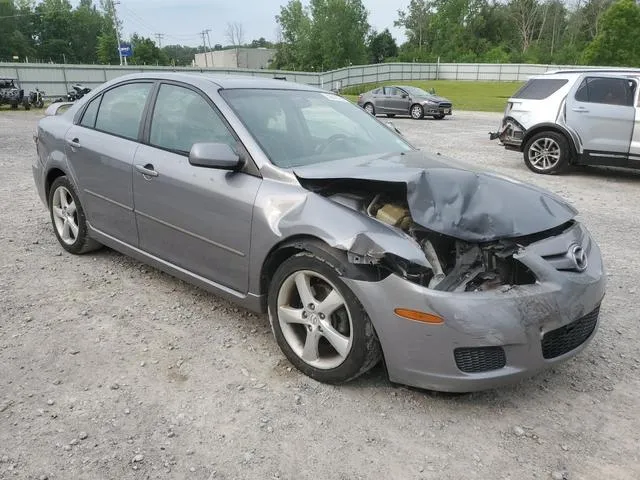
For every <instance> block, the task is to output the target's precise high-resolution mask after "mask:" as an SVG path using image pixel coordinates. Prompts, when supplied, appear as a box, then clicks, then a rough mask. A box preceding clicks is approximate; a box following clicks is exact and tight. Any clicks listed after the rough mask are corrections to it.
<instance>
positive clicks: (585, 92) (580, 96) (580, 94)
mask: <svg viewBox="0 0 640 480" xmlns="http://www.w3.org/2000/svg"><path fill="white" fill-rule="evenodd" d="M575 98H576V100H577V101H579V102H588V101H589V86H588V85H587V79H586V78H585V79H584V80H582V83H581V84H580V86H579V87H578V90H577V91H576V97H575Z"/></svg>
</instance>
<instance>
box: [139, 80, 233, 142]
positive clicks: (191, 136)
mask: <svg viewBox="0 0 640 480" xmlns="http://www.w3.org/2000/svg"><path fill="white" fill-rule="evenodd" d="M149 142H150V143H151V145H153V146H155V147H159V148H163V149H165V150H171V151H174V152H178V153H181V154H188V153H189V151H190V150H191V147H192V146H193V144H194V143H199V142H212V143H226V144H227V145H229V146H230V147H231V148H235V146H236V139H235V137H234V136H233V134H232V133H231V132H230V131H229V129H228V128H227V126H226V125H225V123H224V122H223V120H222V118H220V116H219V115H218V114H217V113H216V111H215V110H214V109H213V108H212V107H211V105H209V103H208V102H207V101H206V100H205V99H204V98H203V97H202V96H201V95H200V94H198V93H197V92H194V91H193V90H190V89H188V88H185V87H180V86H177V85H169V84H162V85H161V86H160V91H159V92H158V98H157V100H156V105H155V108H154V109H153V117H152V120H151V135H150V138H149Z"/></svg>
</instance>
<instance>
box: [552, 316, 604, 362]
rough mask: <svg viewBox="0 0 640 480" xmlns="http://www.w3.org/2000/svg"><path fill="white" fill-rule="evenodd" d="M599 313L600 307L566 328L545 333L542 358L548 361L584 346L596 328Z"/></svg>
mask: <svg viewBox="0 0 640 480" xmlns="http://www.w3.org/2000/svg"><path fill="white" fill-rule="evenodd" d="M599 313H600V306H598V307H596V309H595V310H593V311H592V312H591V313H587V314H586V315H585V316H584V317H580V318H579V319H578V320H575V321H574V322H571V323H570V324H568V325H565V326H564V327H560V328H556V329H555V330H551V331H550V332H547V333H545V334H544V336H543V337H542V356H543V357H544V358H546V359H547V360H548V359H550V358H555V357H559V356H560V355H564V354H565V353H567V352H570V351H571V350H573V349H574V348H578V347H579V346H580V345H582V344H583V343H584V342H585V341H586V340H587V338H589V337H590V336H591V334H592V333H593V331H594V329H595V328H596V324H597V323H598V314H599Z"/></svg>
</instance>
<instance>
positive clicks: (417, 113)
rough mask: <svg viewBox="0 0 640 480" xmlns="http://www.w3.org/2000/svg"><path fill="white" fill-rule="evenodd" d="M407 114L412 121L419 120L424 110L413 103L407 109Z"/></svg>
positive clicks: (422, 116)
mask: <svg viewBox="0 0 640 480" xmlns="http://www.w3.org/2000/svg"><path fill="white" fill-rule="evenodd" d="M409 114H410V115H411V118H413V119H414V120H420V119H422V118H424V108H422V105H419V104H417V103H415V104H413V105H411V108H410V109H409Z"/></svg>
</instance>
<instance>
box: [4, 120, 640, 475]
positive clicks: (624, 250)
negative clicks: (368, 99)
mask: <svg viewBox="0 0 640 480" xmlns="http://www.w3.org/2000/svg"><path fill="white" fill-rule="evenodd" d="M37 119H38V116H37V113H33V112H31V113H24V112H7V111H3V112H0V169H1V170H0V171H1V172H2V174H1V176H0V178H1V179H2V187H1V188H0V205H2V208H0V225H1V227H0V267H1V273H0V298H1V299H2V302H1V304H0V318H1V320H0V478H3V479H4V478H36V479H37V478H48V479H50V480H53V479H71V478H74V479H75V478H77V479H127V478H188V479H307V478H323V479H349V480H351V479H382V478H398V479H403V480H404V479H461V478H465V479H476V478H477V479H521V478H522V479H525V478H526V479H529V478H541V479H547V478H554V479H562V478H565V479H637V478H640V448H639V445H640V434H639V431H640V416H639V412H640V395H639V393H640V382H639V375H638V373H639V370H638V369H639V367H640V357H639V356H638V341H637V339H638V338H639V337H640V323H639V322H638V318H639V317H640V307H638V304H637V301H638V298H639V297H638V279H639V277H640V268H639V266H640V265H639V263H640V262H639V260H638V257H637V256H636V255H637V252H638V246H639V243H638V242H639V240H638V239H639V238H640V217H638V215H637V201H635V200H634V199H638V198H639V196H638V188H640V185H639V182H640V175H638V174H637V173H629V172H620V171H613V170H606V169H595V168H594V169H583V170H580V171H574V172H571V173H570V174H567V175H563V176H557V177H545V176H537V175H534V174H532V173H530V172H529V171H528V170H527V169H526V167H525V166H524V163H523V161H522V158H521V156H520V155H519V154H517V153H514V152H507V151H505V150H503V149H502V148H500V147H499V146H498V145H497V144H495V143H494V142H490V141H489V140H488V135H487V133H488V132H489V131H490V130H492V129H495V128H496V127H497V125H498V122H499V119H500V115H496V114H484V113H469V112H456V113H455V114H454V116H453V117H451V118H448V119H447V120H444V121H434V120H424V121H421V122H414V121H411V120H408V119H396V120H395V121H394V123H395V124H396V125H397V126H398V128H400V129H401V130H402V131H403V132H404V133H405V135H406V136H407V137H408V138H409V139H411V140H412V141H413V142H414V143H415V144H416V145H418V146H421V147H423V148H425V149H428V150H433V151H437V152H440V153H442V154H443V155H448V156H452V157H456V158H459V159H465V160H467V161H470V162H473V163H478V164H481V165H483V166H486V167H488V168H490V169H492V170H495V171H498V172H501V173H504V174H507V175H510V176H512V177H515V178H517V179H521V180H524V181H527V182H532V183H535V184H538V185H541V186H543V187H546V188H549V189H550V190H552V191H555V192H557V193H559V194H560V195H562V196H564V197H566V198H567V199H569V200H570V201H571V202H573V203H574V204H575V205H576V206H577V207H578V208H579V210H580V212H581V218H582V219H583V220H584V221H585V222H586V224H587V225H588V227H589V228H590V230H591V231H592V233H593V235H594V237H595V238H596V240H597V241H598V242H599V244H600V246H601V248H602V251H603V255H604V259H605V263H606V266H607V269H608V278H609V285H608V294H607V296H606V298H605V301H604V303H603V306H602V324H601V328H600V331H599V333H598V335H597V336H596V338H595V340H594V341H593V342H592V344H591V345H590V346H589V347H588V348H587V349H586V350H585V351H584V352H582V353H581V354H580V355H578V356H577V357H576V358H575V359H573V360H571V361H569V362H567V363H566V364H563V365H562V366H559V367H557V368H554V369H553V370H551V371H547V372H545V373H543V374H541V375H538V376H536V377H534V378H533V379H531V380H528V381H525V382H523V383H521V384H518V385H514V386H511V387H507V388H502V389H499V390H493V391H488V392H482V393H475V394H469V395H444V394H436V393H431V392H425V391H420V390H415V389H408V388H404V387H400V386H396V385H392V384H390V383H389V382H388V381H387V380H386V378H385V376H384V372H383V370H382V369H381V368H376V369H374V371H372V372H371V373H369V374H367V375H366V376H365V377H364V378H361V379H359V380H357V381H355V382H353V383H351V384H348V385H346V386H341V387H332V386H327V385H323V384H319V383H317V382H315V381H313V380H311V379H309V378H307V377H304V376H302V375H301V374H299V373H298V372H297V371H295V370H292V368H291V366H290V365H289V364H288V363H287V361H286V360H285V359H284V358H283V356H282V355H281V354H280V352H279V350H278V347H277V346H276V344H275V341H274V340H273V338H272V336H271V332H270V329H269V326H268V321H267V319H266V317H264V316H256V315H253V314H250V313H248V312H246V311H244V310H242V309H238V308H236V307H235V306H233V305H231V304H229V303H226V302H225V301H222V300H220V299H218V298H216V297H214V296H212V295H209V294H207V293H205V292H203V291H201V290H199V289H197V288H194V287H192V286H190V285H187V284H185V283H183V282H181V281H178V280H176V279H174V278H172V277H170V276H168V275H165V274H163V273H160V272H158V271H156V270H154V269H152V268H149V267H147V266H145V265H142V264H140V263H138V262H136V261H133V260H130V259H128V258H126V257H123V256H122V255H119V254H117V253H115V252H113V251H110V250H106V249H105V250H103V251H100V252H97V253H94V254H90V255H88V256H83V257H76V256H72V255H69V254H67V253H65V252H63V250H62V248H61V247H59V246H58V244H57V243H56V240H55V238H54V235H53V232H52V228H51V226H50V223H49V219H48V215H47V212H46V210H45V208H44V207H43V205H42V204H41V203H40V201H39V199H38V198H37V194H36V191H35V188H34V185H33V180H32V178H31V171H30V170H31V162H32V160H33V158H34V155H35V149H34V145H33V141H32V139H31V135H32V133H33V131H34V127H35V124H36V121H37Z"/></svg>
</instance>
